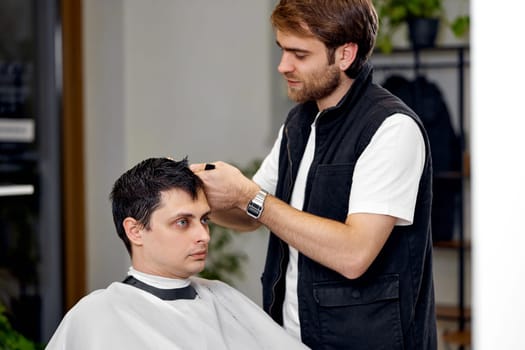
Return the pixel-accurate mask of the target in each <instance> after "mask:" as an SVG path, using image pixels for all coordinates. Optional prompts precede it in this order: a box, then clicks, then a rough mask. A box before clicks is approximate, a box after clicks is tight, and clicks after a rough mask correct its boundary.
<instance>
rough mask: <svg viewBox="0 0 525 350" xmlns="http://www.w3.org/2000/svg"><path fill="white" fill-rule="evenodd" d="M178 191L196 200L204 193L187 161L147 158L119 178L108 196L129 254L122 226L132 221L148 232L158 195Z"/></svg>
mask: <svg viewBox="0 0 525 350" xmlns="http://www.w3.org/2000/svg"><path fill="white" fill-rule="evenodd" d="M172 189H180V190H183V191H185V192H187V193H188V194H189V195H190V196H191V197H192V198H193V199H197V197H198V193H199V190H201V189H204V184H203V183H202V181H201V179H200V178H199V177H198V176H197V175H195V174H194V173H193V172H192V171H191V170H190V169H189V168H188V160H187V158H184V159H183V160H181V161H174V160H172V159H170V158H149V159H146V160H143V161H142V162H140V163H138V164H137V165H135V166H134V167H133V168H131V169H129V170H128V171H126V172H125V173H124V174H122V175H121V176H120V177H119V178H118V179H117V181H116V182H115V184H114V185H113V189H112V191H111V194H110V200H111V203H112V211H113V222H114V223H115V228H116V230H117V234H118V236H119V237H120V239H122V241H123V242H124V244H125V246H126V249H127V250H128V253H130V254H131V243H130V241H129V239H128V237H127V235H126V232H125V230H124V227H123V225H122V223H123V222H124V219H125V218H127V217H132V218H134V219H135V220H137V221H138V222H140V224H141V225H143V227H144V228H146V229H149V224H150V218H151V215H152V213H153V212H154V211H155V210H156V209H157V208H158V207H159V205H160V202H161V192H164V191H169V190H172Z"/></svg>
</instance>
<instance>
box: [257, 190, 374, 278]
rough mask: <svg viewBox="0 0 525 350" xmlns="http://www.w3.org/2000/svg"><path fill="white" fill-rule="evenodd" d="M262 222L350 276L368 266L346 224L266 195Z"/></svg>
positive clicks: (309, 253)
mask: <svg viewBox="0 0 525 350" xmlns="http://www.w3.org/2000/svg"><path fill="white" fill-rule="evenodd" d="M259 221H260V222H261V223H262V224H264V225H265V226H267V227H268V228H269V229H270V230H271V231H272V232H274V233H275V234H276V235H277V236H279V237H280V238H281V239H282V240H284V241H285V242H287V243H288V244H289V245H291V246H292V247H294V248H296V249H297V250H299V251H300V252H301V253H303V254H304V255H306V256H308V257H309V258H311V259H313V260H315V261H317V262H318V263H320V264H322V265H324V266H326V267H328V268H330V269H332V270H335V271H337V272H339V273H341V274H342V275H344V276H346V277H348V278H356V277H359V276H360V275H361V274H362V273H363V272H364V270H366V268H367V267H368V265H366V266H363V263H362V259H363V258H362V257H363V256H364V255H365V254H363V252H362V251H360V249H359V247H357V244H352V241H353V242H357V241H356V239H355V234H354V233H352V232H351V231H352V230H351V228H350V227H349V226H348V225H346V224H343V223H340V222H337V221H334V220H330V219H326V218H321V217H318V216H315V215H312V214H309V213H305V212H302V211H299V210H297V209H295V208H293V207H291V206H290V205H288V204H286V203H285V202H283V201H281V200H279V199H278V198H276V197H274V196H268V197H267V198H266V202H265V206H264V211H263V213H262V216H261V218H260V219H259ZM353 236H354V237H353ZM363 249H364V248H363Z"/></svg>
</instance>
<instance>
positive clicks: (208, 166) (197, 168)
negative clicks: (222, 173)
mask: <svg viewBox="0 0 525 350" xmlns="http://www.w3.org/2000/svg"><path fill="white" fill-rule="evenodd" d="M213 169H215V164H213V163H195V164H190V170H191V171H193V172H194V173H198V172H201V171H204V170H213Z"/></svg>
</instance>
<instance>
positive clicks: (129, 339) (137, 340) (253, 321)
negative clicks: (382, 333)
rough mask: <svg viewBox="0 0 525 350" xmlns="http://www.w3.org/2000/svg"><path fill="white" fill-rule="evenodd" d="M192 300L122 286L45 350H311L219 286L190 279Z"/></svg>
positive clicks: (89, 300)
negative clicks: (172, 297) (158, 295)
mask: <svg viewBox="0 0 525 350" xmlns="http://www.w3.org/2000/svg"><path fill="white" fill-rule="evenodd" d="M190 281H191V285H192V286H193V287H194V288H195V290H196V291H197V297H196V298H195V299H193V300H187V299H179V300H173V301H165V300H161V299H159V298H158V297H156V296H154V295H153V294H150V293H148V292H146V291H144V290H142V289H139V288H136V287H134V286H131V285H129V284H124V283H120V282H114V283H112V284H111V285H110V286H109V287H108V288H106V289H101V290H97V291H94V292H92V293H91V294H89V295H87V296H85V297H84V298H82V299H81V300H80V301H79V302H78V303H77V304H76V305H75V306H74V307H73V308H72V309H71V310H70V311H69V312H68V313H67V314H66V315H65V316H64V319H63V320H62V322H61V323H60V325H59V326H58V328H57V330H56V331H55V334H54V335H53V337H52V338H51V340H50V341H49V343H48V345H47V346H46V350H55V349H67V350H94V349H97V350H100V349H111V350H118V349H126V350H131V349H141V350H143V349H155V350H159V349H184V350H188V349H199V350H203V349H213V350H219V349H242V350H247V349H250V350H253V349H272V350H274V349H286V350H293V349H307V347H306V346H305V345H303V344H302V343H300V342H299V341H298V340H297V339H295V338H293V337H292V336H290V335H289V334H288V333H286V331H285V330H284V329H283V328H281V327H280V326H279V325H278V324H277V323H275V322H274V321H273V320H272V319H271V318H270V317H269V316H268V315H267V314H266V313H264V311H263V310H262V309H261V308H260V307H258V306H257V305H256V304H255V303H254V302H252V301H251V300H250V299H248V298H247V297H246V296H245V295H243V294H242V293H240V292H239V291H237V290H236V289H234V288H232V287H230V286H228V285H227V284H225V283H223V282H220V281H211V280H206V279H202V278H198V277H192V278H190Z"/></svg>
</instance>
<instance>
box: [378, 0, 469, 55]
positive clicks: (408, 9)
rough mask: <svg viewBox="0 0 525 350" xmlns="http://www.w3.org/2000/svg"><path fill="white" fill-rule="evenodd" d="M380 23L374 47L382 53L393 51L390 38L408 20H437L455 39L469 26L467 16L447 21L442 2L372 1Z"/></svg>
mask: <svg viewBox="0 0 525 350" xmlns="http://www.w3.org/2000/svg"><path fill="white" fill-rule="evenodd" d="M373 3H374V6H375V8H376V11H377V14H378V16H379V21H380V29H379V35H378V38H377V43H376V46H377V47H378V48H379V49H380V50H381V51H383V52H384V53H389V52H391V51H392V49H393V43H392V36H393V35H394V34H395V32H396V31H397V30H398V29H399V28H400V27H401V26H402V25H404V24H406V23H407V22H408V21H409V20H410V19H414V18H428V19H439V20H440V21H441V22H442V23H445V24H446V25H447V26H448V27H449V28H450V29H451V30H452V32H453V34H454V35H455V36H456V37H458V38H459V37H463V36H464V35H466V33H467V32H468V29H469V25H470V17H469V16H468V15H460V16H457V17H456V18H455V19H454V20H452V21H449V20H448V19H447V18H446V16H445V9H444V7H443V0H373Z"/></svg>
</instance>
